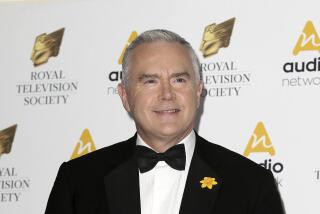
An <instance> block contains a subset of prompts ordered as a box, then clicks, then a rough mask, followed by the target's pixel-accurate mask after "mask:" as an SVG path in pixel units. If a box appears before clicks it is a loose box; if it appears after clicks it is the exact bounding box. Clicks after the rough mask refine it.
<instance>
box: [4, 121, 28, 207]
mask: <svg viewBox="0 0 320 214" xmlns="http://www.w3.org/2000/svg"><path fill="white" fill-rule="evenodd" d="M16 129H17V124H15V125H12V126H10V127H8V128H6V129H3V130H1V131H0V203H5V202H8V203H9V202H19V201H21V198H22V195H23V194H24V193H25V192H26V191H27V190H28V189H29V188H30V179H28V178H26V177H24V176H21V175H20V174H19V173H18V170H17V168H16V167H15V166H4V165H3V164H2V163H1V156H2V155H4V154H6V155H9V156H10V153H11V148H12V144H13V140H14V136H15V133H16Z"/></svg>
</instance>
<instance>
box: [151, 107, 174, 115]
mask: <svg viewBox="0 0 320 214" xmlns="http://www.w3.org/2000/svg"><path fill="white" fill-rule="evenodd" d="M179 111H180V109H176V108H174V109H163V110H154V112H155V113H158V114H171V113H177V112H179Z"/></svg>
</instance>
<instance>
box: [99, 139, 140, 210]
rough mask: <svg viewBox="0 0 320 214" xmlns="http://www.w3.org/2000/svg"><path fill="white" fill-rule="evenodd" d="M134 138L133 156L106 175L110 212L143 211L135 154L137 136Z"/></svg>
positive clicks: (105, 184) (105, 181)
mask: <svg viewBox="0 0 320 214" xmlns="http://www.w3.org/2000/svg"><path fill="white" fill-rule="evenodd" d="M132 139H133V140H132ZM132 139H130V140H131V141H134V142H132V145H133V147H132V148H131V149H130V151H132V152H130V153H131V154H130V155H131V157H130V158H129V159H128V160H126V161H125V162H123V163H121V164H120V165H118V166H117V167H116V168H115V169H113V170H112V171H111V172H109V173H108V174H107V175H106V176H105V177H104V186H105V191H106V196H107V209H108V211H109V212H107V213H108V214H128V213H132V214H140V213H141V211H140V210H141V208H140V190H139V172H138V167H137V165H136V161H135V158H134V155H133V153H134V148H135V139H136V138H135V137H134V138H132Z"/></svg>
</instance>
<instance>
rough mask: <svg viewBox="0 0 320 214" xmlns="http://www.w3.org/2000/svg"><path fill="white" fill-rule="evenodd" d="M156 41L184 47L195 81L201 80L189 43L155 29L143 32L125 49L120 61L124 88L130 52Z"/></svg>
mask: <svg viewBox="0 0 320 214" xmlns="http://www.w3.org/2000/svg"><path fill="white" fill-rule="evenodd" d="M157 41H165V42H177V43H179V44H181V45H182V46H184V47H185V48H186V49H187V50H188V53H189V55H190V57H191V61H192V65H193V70H194V72H195V78H196V81H200V80H201V69H200V62H199V59H198V56H197V54H196V53H195V51H194V49H193V48H192V47H191V45H190V43H189V42H187V41H186V40H185V39H184V38H182V37H181V36H179V35H178V34H176V33H174V32H172V31H168V30H164V29H155V30H149V31H145V32H143V33H142V34H140V35H139V36H138V37H137V38H136V39H135V40H134V41H133V42H132V43H131V44H130V45H129V47H128V48H127V49H126V51H125V53H124V56H123V61H122V83H123V84H124V85H125V86H126V87H127V86H128V69H129V62H130V57H131V55H132V51H133V50H134V49H135V48H136V47H137V46H139V45H141V44H144V43H152V42H157Z"/></svg>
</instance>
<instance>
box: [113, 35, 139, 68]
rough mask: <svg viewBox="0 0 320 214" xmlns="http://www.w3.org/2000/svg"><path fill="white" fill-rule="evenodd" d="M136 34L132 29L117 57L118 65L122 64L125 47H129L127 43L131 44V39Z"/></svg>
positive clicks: (133, 38)
mask: <svg viewBox="0 0 320 214" xmlns="http://www.w3.org/2000/svg"><path fill="white" fill-rule="evenodd" d="M137 36H138V33H137V32H136V31H132V32H131V34H130V36H129V38H128V41H127V43H126V45H125V46H124V48H123V50H122V53H121V55H120V57H119V59H118V64H119V65H122V61H123V56H124V53H125V52H126V50H127V48H128V47H129V45H130V44H131V42H133V40H135V39H136V38H137Z"/></svg>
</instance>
